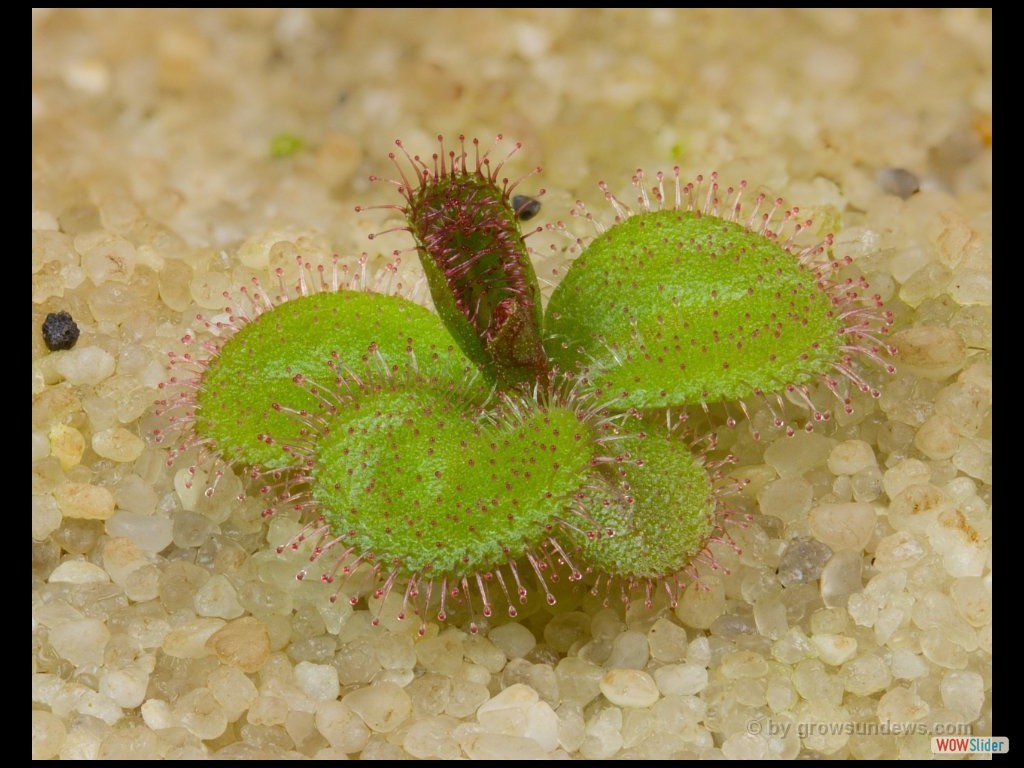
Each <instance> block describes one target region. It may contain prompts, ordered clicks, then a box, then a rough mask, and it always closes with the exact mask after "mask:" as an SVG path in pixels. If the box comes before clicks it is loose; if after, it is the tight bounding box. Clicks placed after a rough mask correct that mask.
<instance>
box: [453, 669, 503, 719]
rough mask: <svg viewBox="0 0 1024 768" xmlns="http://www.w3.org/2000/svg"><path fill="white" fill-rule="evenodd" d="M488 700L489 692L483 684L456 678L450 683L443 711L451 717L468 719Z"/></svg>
mask: <svg viewBox="0 0 1024 768" xmlns="http://www.w3.org/2000/svg"><path fill="white" fill-rule="evenodd" d="M489 698H491V692H490V691H489V690H488V689H487V686H486V685H484V684H483V683H474V682H472V681H470V680H461V679H458V678H456V679H455V681H454V682H453V683H452V686H451V689H450V692H449V694H448V700H447V702H446V703H445V708H444V711H445V713H446V714H449V715H451V716H452V717H459V718H462V717H469V716H470V715H472V714H473V713H474V712H476V710H477V708H478V707H479V706H480V705H481V704H483V703H484V702H485V701H487V700H488V699H489Z"/></svg>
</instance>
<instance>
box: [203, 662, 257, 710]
mask: <svg viewBox="0 0 1024 768" xmlns="http://www.w3.org/2000/svg"><path fill="white" fill-rule="evenodd" d="M206 687H207V688H209V689H210V693H212V694H213V697H214V698H215V699H217V702H218V703H219V704H220V706H221V708H222V709H223V710H224V716H225V717H226V718H227V719H228V722H234V721H236V720H238V718H239V717H241V716H242V713H243V712H245V711H246V710H247V709H249V707H251V706H252V705H253V703H254V702H255V701H256V697H257V695H258V694H257V691H256V686H255V685H254V684H253V682H252V680H250V679H249V677H248V676H247V675H246V674H245V673H244V672H242V671H241V670H240V669H238V668H237V667H232V666H228V665H226V664H224V665H221V666H219V667H217V669H215V670H213V672H211V673H210V674H209V676H208V677H207V678H206Z"/></svg>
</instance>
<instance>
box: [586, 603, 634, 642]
mask: <svg viewBox="0 0 1024 768" xmlns="http://www.w3.org/2000/svg"><path fill="white" fill-rule="evenodd" d="M625 628H626V626H625V624H624V623H623V621H622V619H620V618H619V614H618V613H617V612H616V611H615V610H613V609H612V608H610V607H609V608H602V609H601V610H599V611H598V612H597V613H595V614H594V618H593V619H591V622H590V636H591V637H592V638H594V639H595V640H614V639H615V638H616V637H618V636H619V633H620V632H622V630H624V629H625Z"/></svg>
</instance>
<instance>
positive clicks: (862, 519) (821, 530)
mask: <svg viewBox="0 0 1024 768" xmlns="http://www.w3.org/2000/svg"><path fill="white" fill-rule="evenodd" d="M875 521H876V515H875V509H874V507H872V506H871V505H870V504H858V503H856V502H853V503H846V504H821V505H820V506H817V507H815V508H814V509H812V510H811V513H810V519H809V522H810V525H811V533H812V534H814V538H816V539H817V540H818V541H820V542H821V543H822V544H825V545H826V546H828V547H829V548H830V549H831V550H832V551H836V550H839V549H852V550H855V551H858V552H859V551H860V550H862V549H864V547H865V545H867V543H868V540H869V539H870V538H871V534H872V533H873V532H874V530H875Z"/></svg>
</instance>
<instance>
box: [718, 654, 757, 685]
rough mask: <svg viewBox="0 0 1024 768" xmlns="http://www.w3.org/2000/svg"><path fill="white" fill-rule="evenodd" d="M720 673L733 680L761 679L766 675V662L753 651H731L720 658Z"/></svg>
mask: <svg viewBox="0 0 1024 768" xmlns="http://www.w3.org/2000/svg"><path fill="white" fill-rule="evenodd" d="M721 672H722V674H723V675H725V677H727V678H730V679H733V680H738V679H743V678H761V677H764V676H765V675H766V674H768V662H767V661H765V658H764V657H763V656H762V655H761V654H759V653H755V652H754V651H733V652H732V653H727V654H725V656H723V657H722V665H721Z"/></svg>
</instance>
